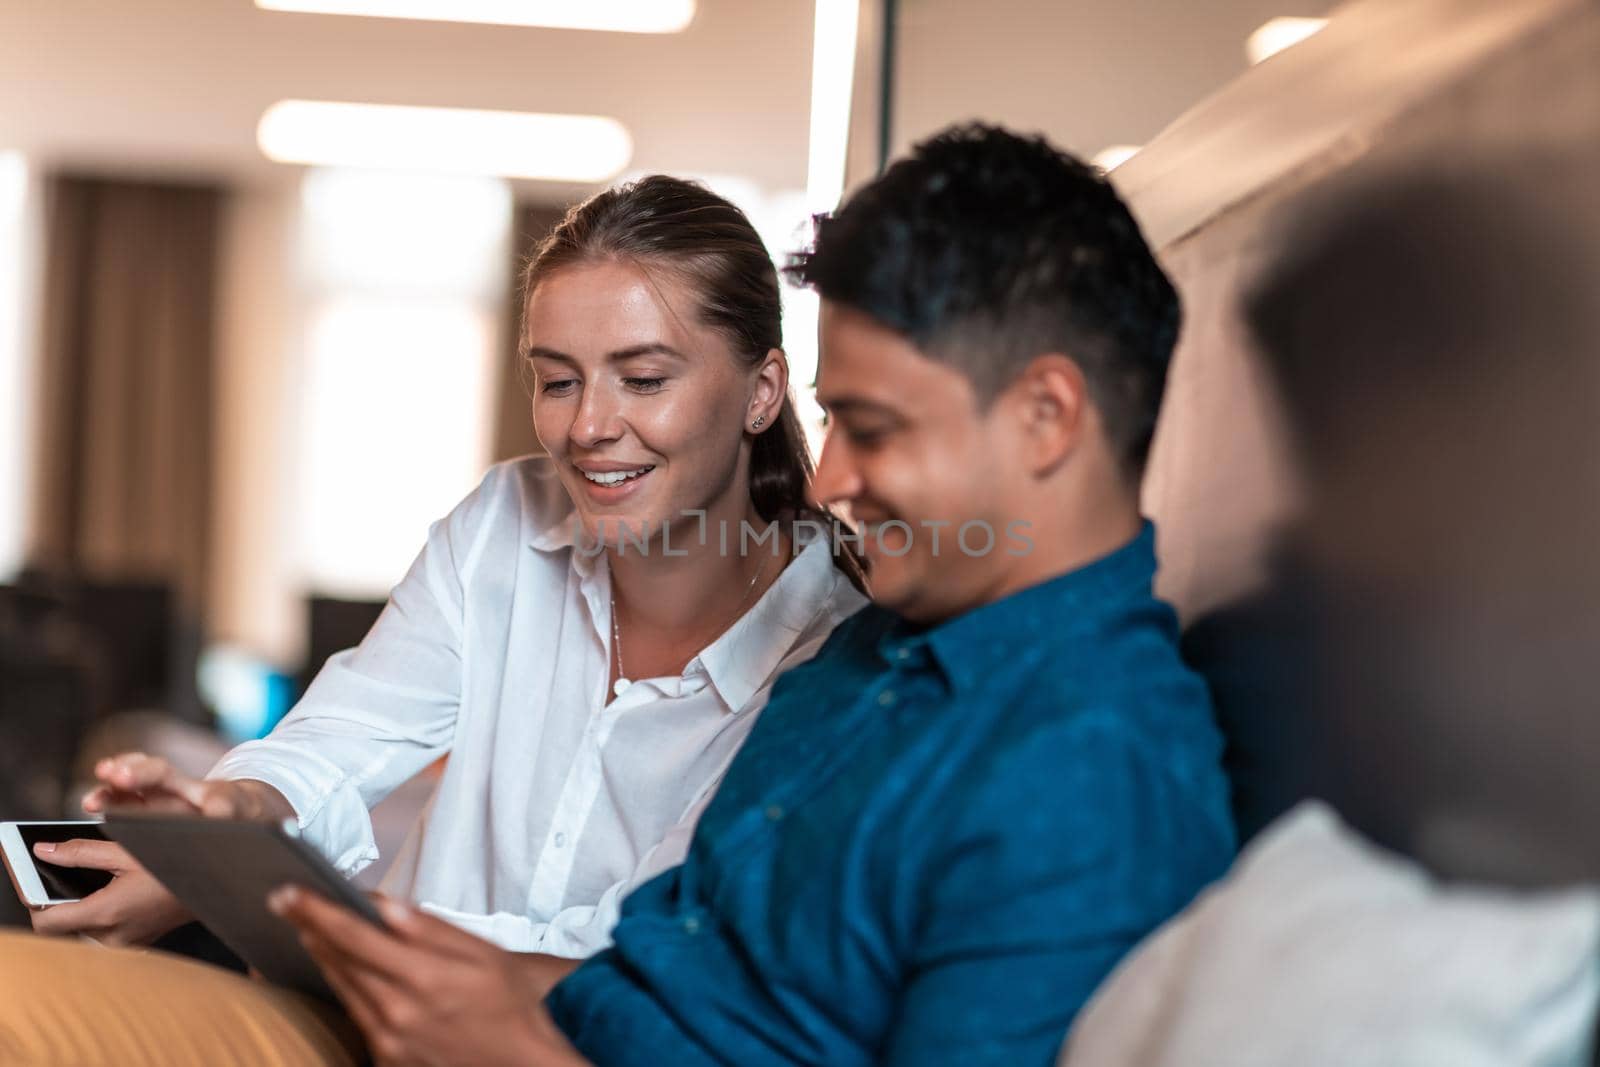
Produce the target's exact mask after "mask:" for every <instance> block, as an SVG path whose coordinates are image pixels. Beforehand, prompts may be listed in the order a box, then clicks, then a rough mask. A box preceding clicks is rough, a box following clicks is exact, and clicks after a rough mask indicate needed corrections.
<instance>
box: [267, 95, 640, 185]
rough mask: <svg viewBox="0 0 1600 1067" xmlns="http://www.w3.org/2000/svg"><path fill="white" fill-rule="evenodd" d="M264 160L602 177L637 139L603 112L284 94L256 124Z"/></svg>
mask: <svg viewBox="0 0 1600 1067" xmlns="http://www.w3.org/2000/svg"><path fill="white" fill-rule="evenodd" d="M256 143H257V144H258V145H260V147H261V151H262V153H264V154H265V155H266V157H267V158H268V159H271V160H275V161H276V162H279V163H303V164H309V165H312V166H327V167H366V168H372V169H377V170H395V171H421V172H425V173H428V172H431V173H436V174H486V175H495V176H498V177H502V178H536V179H541V180H545V181H564V182H586V183H587V182H603V181H606V180H608V179H610V178H613V177H615V176H616V175H617V174H618V173H620V172H621V171H622V169H623V168H624V167H626V166H627V165H628V161H629V160H630V159H632V158H633V138H632V137H630V136H629V135H628V130H627V128H626V127H625V126H623V125H622V123H620V122H618V121H617V120H616V119H612V118H606V117H604V116H601V115H541V114H536V113H532V112H521V111H472V110H467V109H464V108H446V107H398V106H393V105H388V104H343V103H334V102H330V101H321V100H280V101H278V102H277V103H276V104H273V105H272V106H271V107H269V108H268V109H267V111H266V113H265V114H264V115H262V116H261V122H260V123H259V124H258V125H257V126H256Z"/></svg>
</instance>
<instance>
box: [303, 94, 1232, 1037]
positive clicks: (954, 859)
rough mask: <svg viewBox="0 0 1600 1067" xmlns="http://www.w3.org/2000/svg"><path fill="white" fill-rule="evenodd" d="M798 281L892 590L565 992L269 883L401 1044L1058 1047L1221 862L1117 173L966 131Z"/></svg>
mask: <svg viewBox="0 0 1600 1067" xmlns="http://www.w3.org/2000/svg"><path fill="white" fill-rule="evenodd" d="M790 269H791V271H792V273H793V274H794V276H795V277H796V278H798V279H799V280H801V281H803V282H805V283H807V284H810V285H812V286H814V287H815V288H816V289H817V290H818V291H819V292H820V294H821V296H822V298H823V315H822V321H821V341H822V365H821V371H820V374H819V379H818V394H819V397H820V399H821V400H822V402H823V404H824V406H825V407H826V408H827V409H828V412H829V415H830V418H831V419H832V425H831V427H830V430H829V436H828V440H827V443H826V445H825V447H824V450H823V456H822V459H821V461H820V464H819V467H818V471H817V477H816V481H815V487H814V488H815V493H816V495H817V497H818V498H819V499H820V500H822V501H825V502H833V503H839V504H848V505H849V507H850V509H851V511H852V512H853V516H854V518H855V520H856V521H857V522H859V523H860V524H861V535H862V541H863V547H864V551H865V555H866V557H867V560H868V564H869V574H870V580H871V587H872V591H873V593H874V595H875V597H876V598H877V600H878V604H877V606H875V607H869V608H867V609H866V610H864V611H862V612H860V613H858V614H857V615H855V616H854V617H853V618H851V619H850V620H848V621H846V622H845V623H844V624H843V625H841V626H840V627H839V628H838V629H837V630H836V631H835V632H834V634H833V636H832V637H831V638H830V639H829V641H828V642H827V643H826V644H825V645H824V646H823V649H822V650H821V651H820V652H819V653H818V654H817V656H816V658H814V659H813V660H811V661H810V662H809V663H807V664H805V665H803V666H801V667H798V668H796V669H793V670H791V671H789V672H788V673H786V674H785V675H784V676H783V678H781V679H780V680H779V682H778V684H777V685H776V686H775V687H774V690H773V697H772V700H771V702H770V703H769V704H768V707H767V709H766V711H765V712H764V714H763V716H762V719H761V721H760V723H759V724H758V726H757V728H756V729H755V730H754V731H752V734H751V736H750V738H749V740H748V741H747V742H746V744H745V746H744V747H743V748H742V749H741V751H740V753H739V756H738V757H737V758H736V759H735V760H734V761H733V764H732V765H731V766H730V768H729V770H728V774H727V776H726V778H725V779H724V781H723V783H722V785H721V786H720V787H719V789H718V791H717V794H716V797H715V798H714V799H713V801H712V803H711V804H710V806H709V807H708V808H707V810H706V812H705V814H704V816H703V817H702V818H701V820H700V822H699V825H698V828H697V830H696V832H695V836H694V839H693V842H692V843H691V846H690V849H689V854H688V857H687V859H686V860H685V861H684V863H683V864H682V865H680V866H678V867H677V868H675V869H673V870H671V871H668V872H666V873H664V874H662V875H661V876H659V877H657V878H655V879H654V880H652V881H650V882H648V883H647V884H645V885H644V886H642V887H640V888H639V889H637V890H636V891H634V892H633V893H632V894H631V895H630V896H629V897H628V899H627V901H626V902H625V903H624V906H623V909H622V917H621V920H620V921H619V923H618V925H617V927H616V929H615V931H614V939H615V944H614V945H613V947H611V948H610V949H608V950H606V951H604V952H601V953H599V954H598V955H596V956H595V957H594V958H592V959H591V960H589V961H588V962H587V963H586V964H584V965H583V966H581V967H580V968H579V969H578V970H577V971H576V972H574V973H573V974H572V975H570V976H569V977H567V978H566V979H565V980H564V981H562V982H561V983H560V984H559V985H557V986H556V987H555V989H554V990H553V991H552V992H551V993H550V994H549V996H548V997H546V998H544V999H543V1000H542V1001H541V1000H530V999H526V998H524V997H520V996H519V991H518V990H517V989H516V988H515V987H514V986H511V985H509V984H508V983H507V982H506V981H505V980H504V977H503V974H502V970H503V964H501V963H498V962H497V954H499V953H500V950H499V949H495V948H493V947H492V946H485V945H484V944H483V943H482V942H478V941H476V939H474V938H472V937H470V935H467V934H465V933H462V932H461V931H459V930H455V929H453V928H452V927H450V926H449V925H448V924H445V923H442V922H440V921H438V920H437V919H436V918H434V917H432V916H428V915H426V914H423V913H420V912H419V911H417V910H416V909H414V908H411V907H409V906H406V905H404V904H401V903H399V902H395V901H384V902H382V906H383V908H384V909H385V913H386V915H387V916H388V919H389V922H390V923H391V925H392V932H388V933H385V932H383V931H379V930H377V929H375V928H373V927H371V926H368V925H367V924H365V923H364V922H363V921H362V920H360V919H359V918H357V917H355V916H353V915H351V914H349V913H346V912H344V911H343V910H341V909H338V908H336V907H334V906H332V905H331V904H329V903H327V902H326V901H324V900H321V899H320V898H317V897H315V896H313V895H311V894H309V893H307V892H305V891H303V890H300V889H295V888H286V889H284V890H280V891H279V892H277V893H275V894H274V896H273V898H272V901H271V903H272V906H273V908H274V909H275V910H276V911H278V912H279V913H280V914H282V915H285V916H286V917H288V918H289V919H290V920H291V921H293V922H294V923H295V924H296V925H297V926H298V927H299V928H300V930H301V936H302V938H303V940H304V942H305V943H306V945H307V946H308V948H309V949H310V950H311V952H312V954H313V955H314V956H315V957H316V958H317V959H318V961H319V962H320V963H321V965H322V967H323V969H324V973H325V974H326V975H327V976H328V978H329V981H330V983H331V984H332V985H333V986H334V987H335V988H336V989H337V990H338V991H339V992H340V994H341V998H342V999H343V1001H344V1003H345V1005H346V1007H347V1008H348V1009H349V1011H350V1014H351V1016H352V1017H353V1018H354V1020H355V1021H356V1022H357V1023H358V1024H359V1026H360V1027H361V1029H362V1031H363V1032H364V1034H365V1036H366V1038H367V1042H368V1047H369V1048H370V1050H371V1052H372V1054H373V1055H374V1057H375V1058H376V1060H377V1061H378V1062H379V1063H380V1064H384V1065H398V1064H476V1065H488V1064H497V1063H507V1064H510V1063H517V1064H572V1063H585V1062H592V1063H598V1064H605V1065H621V1064H652V1065H654V1064H661V1063H672V1064H684V1065H694V1064H723V1063H737V1064H757V1065H759V1064H795V1063H818V1064H866V1063H879V1062H885V1063H891V1064H944V1063H949V1064H963V1065H970V1064H1006V1065H1008V1067H1009V1065H1011V1064H1016V1063H1040V1064H1043V1063H1047V1062H1049V1061H1050V1059H1051V1058H1052V1057H1053V1056H1054V1054H1055V1052H1056V1050H1057V1048H1058V1047H1059V1045H1060V1044H1061V1041H1062V1038H1063V1036H1064V1035H1065V1033H1066V1031H1067V1028H1068V1026H1069V1025H1070V1024H1071V1022H1072V1020H1073V1018H1074V1016H1075V1015H1076V1014H1077V1012H1078V1010H1079V1008H1080V1007H1081V1006H1082V1005H1083V1003H1084V1001H1085V1000H1086V999H1087V998H1088V996H1089V994H1090V993H1091V992H1092V991H1093V990H1094V988H1095V987H1096V986H1097V985H1098V984H1099V983H1100V981H1101V980H1102V979H1103V978H1104V977H1105V975H1106V974H1107V973H1108V972H1109V971H1110V970H1111V968H1112V967H1113V966H1114V965H1115V964H1116V962H1117V961H1118V960H1119V959H1120V958H1121V957H1122V956H1123V955H1124V954H1125V953H1126V952H1127V951H1128V950H1129V949H1130V948H1132V947H1133V945H1134V944H1135V943H1136V942H1138V941H1139V940H1140V939H1141V938H1142V937H1143V936H1144V935H1145V934H1146V933H1148V932H1149V931H1150V930H1152V929H1154V928H1155V927H1156V926H1157V925H1158V924H1159V923H1161V922H1162V921H1163V920H1164V919H1166V918H1167V917H1168V916H1170V915H1172V914H1174V913H1175V912H1177V911H1178V910H1179V909H1181V908H1182V907H1183V906H1184V905H1185V904H1186V903H1188V901H1189V900H1190V899H1191V898H1192V897H1193V896H1194V894H1195V893H1196V892H1197V891H1198V890H1199V889H1201V888H1202V887H1203V886H1204V885H1206V884H1207V883H1208V882H1210V881H1211V880H1212V879H1214V878H1215V877H1216V876H1218V875H1219V874H1220V873H1221V872H1222V871H1223V869H1224V868H1225V867H1226V865H1227V863H1228V861H1229V859H1230V857H1231V854H1232V847H1233V832H1232V827H1231V824H1230V821H1229V817H1228V810H1227V809H1228V805H1227V787H1226V783H1225V781H1224V779H1223V776H1222V773H1221V770H1220V766H1219V760H1220V755H1221V742H1220V739H1219V738H1218V736H1217V733H1216V731H1215V728H1214V726H1213V724H1212V718H1211V708H1210V704H1209V701H1208V698H1207V695H1206V690H1205V686H1204V684H1203V683H1202V682H1201V680H1200V679H1199V678H1198V677H1197V676H1195V675H1194V674H1192V673H1191V672H1189V671H1188V670H1187V669H1186V668H1185V667H1184V666H1183V664H1182V662H1181V661H1180V659H1179V657H1178V654H1177V649H1176V641H1177V624H1176V619H1175V617H1174V615H1173V613H1172V611H1171V610H1170V609H1169V608H1168V607H1167V606H1166V605H1164V604H1162V603H1161V602H1160V601H1158V600H1156V599H1155V598H1154V596H1153V595H1152V592H1151V579H1152V576H1153V574H1154V571H1155V557H1154V531H1153V530H1152V528H1151V527H1150V525H1149V524H1148V523H1146V522H1143V521H1142V520H1141V518H1140V515H1139V510H1138V498H1139V494H1138V483H1139V476H1140V472H1141V469H1142V466H1143V463H1144V458H1145V454H1146V451H1147V448H1148V445H1149V442H1150V437H1151V433H1152V430H1153V428H1154V425H1155V419H1156V414H1157V410H1158V407H1159V402H1160V396H1161V393H1162V388H1163V383H1164V379H1165V373H1166V368H1167V362H1168V359H1169V357H1170V353H1171V349H1172V345H1173V342H1174V339H1175V337H1176V334H1177V329H1178V320H1179V311H1178V301H1177V296H1176V294H1175V293H1174V291H1173V290H1172V287H1171V286H1170V284H1169V283H1168V281H1167V279H1166V278H1165V276H1164V275H1163V274H1162V272H1161V271H1160V269H1159V267H1158V266H1157V265H1156V263H1155V260H1154V258H1153V257H1152V256H1151V254H1150V251H1149V249H1148V248H1147V247H1146V245H1145V243H1144V241H1143V239H1142V237H1141V236H1140V234H1139V231H1138V228H1137V226H1136V225H1135V223H1134V221H1133V219H1132V218H1131V216H1130V215H1129V214H1128V212H1127V210H1126V208H1125V207H1124V206H1123V205H1122V204H1121V203H1120V202H1119V201H1118V199H1117V198H1116V195H1115V194H1114V193H1113V192H1112V190H1111V188H1110V186H1109V185H1108V184H1107V183H1106V182H1105V180H1104V178H1103V176H1102V175H1101V174H1099V173H1098V172H1097V171H1095V170H1093V169H1091V168H1089V167H1087V166H1085V165H1083V164H1082V163H1080V162H1078V161H1077V160H1074V159H1072V158H1070V157H1068V156H1065V155H1063V154H1061V153H1059V152H1057V151H1055V150H1054V149H1052V148H1051V147H1050V146H1048V145H1047V144H1045V143H1044V142H1043V141H1041V140H1037V139H1025V138H1020V137H1016V136H1013V135H1011V134H1009V133H1006V132H1004V131H1001V130H997V129H994V128H990V127H983V126H973V127H965V128H959V129H956V130H953V131H949V132H947V133H945V134H942V135H940V136H939V137H936V138H934V139H933V140H931V141H929V142H927V143H925V144H923V145H921V146H919V147H918V149H917V150H916V152H915V153H914V154H913V155H912V157H911V158H909V159H907V160H904V161H902V162H900V163H897V164H896V165H895V166H894V167H892V168H891V169H890V170H889V171H888V172H887V173H886V174H885V175H884V176H883V177H882V178H880V179H879V180H877V181H876V182H874V183H872V184H871V185H869V186H868V187H866V188H865V189H863V190H862V191H861V192H860V193H858V194H857V195H856V196H854V197H853V198H852V199H851V200H850V201H849V202H848V203H847V204H846V205H845V206H844V207H843V208H842V209H841V210H840V211H839V212H838V214H837V215H836V216H834V217H832V218H830V219H826V220H823V221H822V222H820V224H819V228H818V233H817V238H816V243H815V246H814V247H813V249H812V250H811V251H810V252H808V253H806V254H804V255H803V256H801V257H799V259H798V260H797V262H796V263H794V264H793V265H792V266H791V268H790ZM936 537H937V540H936V539H935V538H936Z"/></svg>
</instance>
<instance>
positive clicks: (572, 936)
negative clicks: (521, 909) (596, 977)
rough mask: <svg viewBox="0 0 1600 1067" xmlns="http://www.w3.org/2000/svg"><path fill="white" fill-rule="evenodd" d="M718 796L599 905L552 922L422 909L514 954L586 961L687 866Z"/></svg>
mask: <svg viewBox="0 0 1600 1067" xmlns="http://www.w3.org/2000/svg"><path fill="white" fill-rule="evenodd" d="M714 794H715V788H714V787H713V788H707V789H706V790H705V792H704V793H702V794H701V796H700V798H699V799H698V800H696V801H695V803H694V804H693V805H692V806H691V807H690V809H689V811H688V812H687V813H685V815H684V817H683V818H682V819H680V820H679V821H678V823H677V824H676V825H674V826H673V827H672V828H671V829H670V830H668V831H667V833H666V835H665V836H664V837H662V839H661V840H660V841H658V842H657V843H656V844H655V847H653V848H651V849H650V850H649V851H648V852H646V853H645V855H644V858H643V859H642V860H640V862H639V865H638V866H637V867H636V868H634V870H633V873H631V874H630V875H629V876H628V877H627V878H625V879H623V880H622V881H620V882H617V883H616V884H614V885H612V886H611V887H610V888H608V889H607V890H606V891H605V892H604V893H602V894H601V895H600V899H599V901H598V902H596V903H594V904H583V905H578V906H576V907H571V908H564V909H562V910H561V911H560V912H557V913H556V914H555V915H554V916H553V917H552V918H551V919H550V920H549V921H548V922H538V921H535V920H533V919H530V918H528V917H527V916H525V915H513V914H511V913H510V912H503V911H502V912H496V913H495V914H493V915H469V914H467V913H465V912H459V911H455V910H454V909H451V908H444V907H440V906H438V905H435V904H427V903H424V904H423V905H422V908H423V910H424V911H428V912H431V913H432V914H434V915H437V916H438V917H439V918H441V919H444V920H445V921H446V922H449V923H450V924H452V925H453V926H457V927H459V928H461V929H463V930H466V931H467V932H468V933H471V934H476V935H477V936H479V937H481V938H483V939H484V940H485V941H492V942H494V943H495V944H497V945H499V946H500V947H501V948H503V949H506V950H508V951H511V952H542V953H545V954H546V955H550V956H562V957H565V958H567V959H587V958H588V957H590V956H593V955H594V954H595V953H597V952H600V951H601V950H603V949H606V948H609V947H611V932H612V930H614V929H615V928H616V925H617V920H618V918H619V917H620V915H621V912H622V901H623V899H624V898H625V897H626V896H627V895H628V894H629V893H631V892H633V891H634V890H635V889H637V888H638V887H639V886H641V885H643V884H644V883H646V882H648V881H650V880H651V879H653V878H655V877H656V876H657V875H658V874H662V873H664V872H666V871H669V870H671V869H672V868H674V867H676V866H678V865H679V864H680V863H682V862H683V860H684V857H685V856H687V855H688V854H689V842H690V841H691V840H693V838H694V828H695V825H696V824H697V823H698V822H699V821H700V815H701V813H702V812H703V811H705V808H706V805H708V804H709V803H710V802H711V798H712V796H713V795H714Z"/></svg>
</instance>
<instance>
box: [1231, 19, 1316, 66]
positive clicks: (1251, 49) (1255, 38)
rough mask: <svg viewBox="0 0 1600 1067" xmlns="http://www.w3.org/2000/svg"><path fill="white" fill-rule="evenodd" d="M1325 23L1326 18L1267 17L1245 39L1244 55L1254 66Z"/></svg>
mask: <svg viewBox="0 0 1600 1067" xmlns="http://www.w3.org/2000/svg"><path fill="white" fill-rule="evenodd" d="M1327 24H1328V20H1327V19H1308V18H1288V17H1280V18H1275V19H1268V20H1267V21H1266V22H1263V23H1262V24H1261V25H1260V26H1258V27H1257V28H1256V32H1254V33H1252V34H1251V35H1250V38H1249V40H1247V41H1245V45H1244V52H1245V55H1247V56H1249V57H1250V64H1251V66H1254V65H1255V64H1257V63H1260V62H1261V61H1262V60H1263V59H1266V58H1267V57H1268V56H1275V55H1277V54H1278V53H1279V52H1281V51H1283V50H1284V49H1285V48H1288V47H1290V46H1292V45H1297V44H1299V43H1300V42H1301V41H1303V40H1305V39H1306V38H1307V37H1310V36H1311V35H1312V34H1314V33H1316V32H1317V31H1318V30H1320V29H1322V27H1324V26H1326V25H1327Z"/></svg>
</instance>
